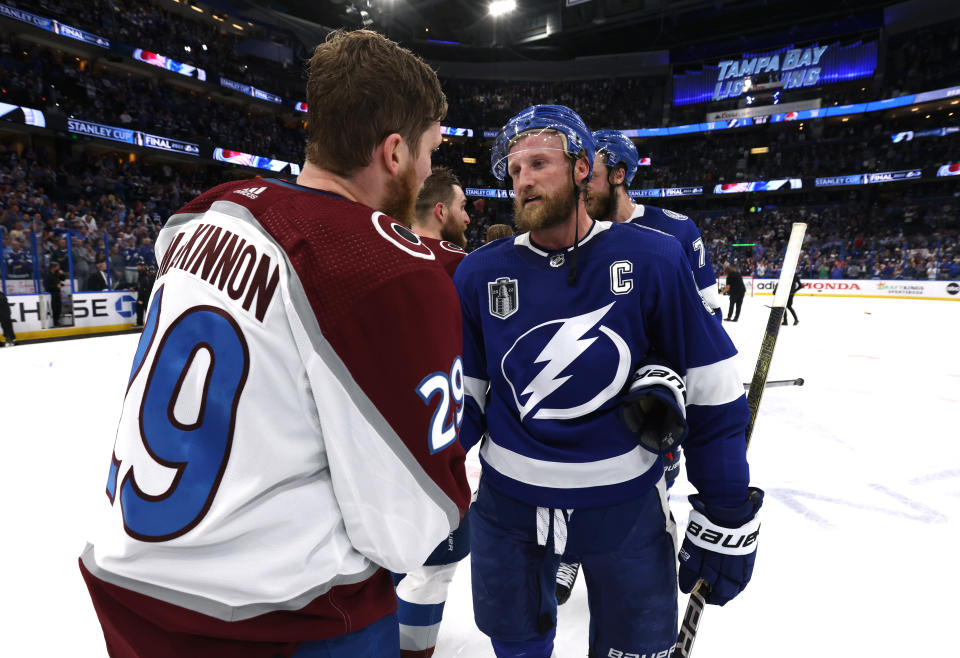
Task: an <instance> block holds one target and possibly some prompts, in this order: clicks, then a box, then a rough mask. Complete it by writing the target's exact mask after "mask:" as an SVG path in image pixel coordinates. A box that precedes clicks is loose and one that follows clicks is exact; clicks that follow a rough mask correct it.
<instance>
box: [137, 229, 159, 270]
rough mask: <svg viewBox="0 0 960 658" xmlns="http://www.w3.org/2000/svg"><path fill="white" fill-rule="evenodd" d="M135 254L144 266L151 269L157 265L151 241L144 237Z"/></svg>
mask: <svg viewBox="0 0 960 658" xmlns="http://www.w3.org/2000/svg"><path fill="white" fill-rule="evenodd" d="M144 231H146V229H144ZM137 253H138V254H139V255H140V260H142V261H143V262H144V263H145V264H146V265H148V266H150V267H153V266H155V265H156V264H157V259H156V257H155V256H154V255H153V241H152V240H151V239H150V238H147V237H145V238H143V239H141V240H140V248H139V249H137Z"/></svg>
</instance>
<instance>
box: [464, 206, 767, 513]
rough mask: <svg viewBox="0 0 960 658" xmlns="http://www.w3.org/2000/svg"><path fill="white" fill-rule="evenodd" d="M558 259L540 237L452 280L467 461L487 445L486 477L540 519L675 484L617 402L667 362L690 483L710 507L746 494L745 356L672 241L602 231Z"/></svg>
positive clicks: (518, 241)
mask: <svg viewBox="0 0 960 658" xmlns="http://www.w3.org/2000/svg"><path fill="white" fill-rule="evenodd" d="M572 257H573V254H572V247H571V248H568V249H565V250H559V251H557V250H554V251H550V250H546V249H543V248H540V247H539V246H538V245H536V244H535V243H534V242H533V241H532V240H531V238H530V234H523V235H520V236H517V237H515V238H504V239H501V240H497V241H495V242H492V243H490V244H488V245H486V246H484V247H481V248H480V249H478V250H476V251H474V252H473V253H471V254H470V255H468V256H467V257H466V258H465V259H464V260H463V262H462V263H461V264H460V267H459V268H458V269H457V273H456V275H455V277H454V283H455V284H456V287H457V291H458V293H459V295H460V301H461V307H462V311H463V340H464V346H463V363H464V389H465V392H466V395H465V414H464V421H463V426H462V428H461V433H460V438H461V441H462V442H463V444H464V448H465V449H469V448H470V447H472V446H473V445H474V444H476V443H477V442H478V441H480V440H481V439H482V440H483V443H482V445H481V449H480V459H481V462H482V464H483V477H484V478H485V479H486V481H487V482H488V483H489V484H490V486H493V487H495V488H496V489H498V490H500V491H501V492H502V493H504V494H506V495H508V496H511V497H513V498H516V499H519V500H522V501H524V502H527V503H529V504H532V505H537V506H544V507H553V508H585V507H600V506H608V505H615V504H619V503H622V502H625V501H627V500H631V499H634V498H636V497H637V496H639V495H640V494H641V493H643V492H645V491H646V490H647V489H648V488H649V487H652V486H654V485H655V483H656V482H657V480H659V479H660V477H661V475H662V473H663V463H662V460H661V459H660V457H659V456H657V455H655V454H653V453H651V452H648V451H647V450H645V449H643V448H641V447H640V446H639V444H638V442H637V440H636V438H635V436H634V435H633V434H632V433H631V432H630V431H629V430H628V429H627V428H626V427H625V426H624V425H623V423H622V422H621V420H620V418H619V416H618V413H617V405H618V400H619V398H620V396H621V394H622V393H623V391H624V390H625V387H626V386H627V384H628V382H629V381H630V378H631V375H632V374H633V373H634V372H635V371H636V369H637V368H638V366H640V365H641V364H643V363H644V362H646V361H647V360H649V359H650V356H649V355H650V354H651V353H656V354H657V355H658V357H659V359H661V361H660V362H666V363H668V364H670V365H671V366H672V367H673V368H674V370H676V371H677V372H678V373H679V374H680V375H681V376H682V377H684V379H685V382H686V386H687V391H688V398H687V422H688V424H689V426H690V434H689V436H690V437H691V438H690V439H689V440H688V441H687V442H685V444H684V445H685V446H686V448H687V474H688V477H689V479H690V481H691V482H692V483H693V484H694V485H695V486H696V487H697V489H698V490H699V491H700V493H701V494H703V495H704V496H705V498H706V499H707V500H708V501H709V502H711V503H715V504H723V505H736V504H740V503H742V502H743V500H744V499H745V498H746V494H747V485H748V482H749V472H748V467H747V462H746V445H745V438H744V429H745V427H746V423H747V416H748V412H747V405H746V400H745V397H744V394H743V386H742V384H741V383H740V377H739V374H738V372H737V369H736V365H735V362H734V356H735V354H736V349H735V348H734V346H733V344H732V343H731V342H730V339H729V337H728V336H727V334H726V332H725V331H724V330H723V328H722V327H721V325H720V324H719V323H717V322H716V320H715V319H714V318H713V316H712V312H711V309H709V308H708V306H707V304H706V303H705V302H704V300H703V299H702V298H701V296H700V294H699V292H698V290H697V287H696V284H695V283H694V280H693V277H692V276H691V273H690V267H689V264H688V262H687V260H686V258H685V257H684V254H683V252H682V251H681V247H680V244H679V243H678V241H677V240H676V239H674V238H673V237H670V236H667V235H664V234H662V233H659V232H657V231H652V230H649V229H646V228H643V227H640V226H636V225H633V224H616V223H610V222H594V223H593V225H592V226H591V228H590V230H589V231H588V232H587V234H586V235H585V236H584V237H583V238H582V240H581V241H580V243H579V253H578V254H577V263H578V265H577V271H578V276H577V278H576V281H575V283H574V284H573V285H570V284H569V283H568V280H567V275H568V272H569V262H568V261H569V259H570V258H572Z"/></svg>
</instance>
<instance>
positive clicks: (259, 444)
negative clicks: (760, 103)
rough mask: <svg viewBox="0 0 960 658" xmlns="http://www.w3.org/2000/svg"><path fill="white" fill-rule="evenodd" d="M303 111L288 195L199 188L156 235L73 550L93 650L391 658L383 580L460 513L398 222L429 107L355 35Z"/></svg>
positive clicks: (436, 295)
mask: <svg viewBox="0 0 960 658" xmlns="http://www.w3.org/2000/svg"><path fill="white" fill-rule="evenodd" d="M307 101H308V103H309V131H308V143H307V149H306V152H307V162H306V163H305V165H304V167H303V170H302V173H301V175H300V176H299V178H298V180H297V183H298V184H291V183H286V182H282V181H277V180H265V179H259V178H258V179H254V180H247V181H235V182H230V183H226V184H223V185H220V186H218V187H215V188H213V189H211V190H209V191H208V192H206V193H204V194H202V195H201V196H199V197H198V198H196V199H194V200H193V201H191V202H190V203H188V204H187V205H186V206H184V207H183V208H182V209H181V210H180V211H179V212H177V213H176V214H174V215H173V216H172V217H171V218H170V219H169V221H168V222H167V224H166V226H165V227H164V229H163V231H162V232H161V234H160V236H159V239H158V240H157V259H158V262H159V263H160V265H159V268H158V279H157V284H156V287H155V291H154V293H153V297H152V299H151V301H150V305H149V309H148V312H147V318H146V322H145V324H146V326H145V328H144V333H143V336H142V338H141V341H140V344H139V347H138V349H137V352H136V355H135V357H134V363H133V366H132V368H131V374H130V381H129V384H128V390H127V394H126V398H125V401H124V406H123V411H122V415H121V419H120V426H119V428H118V432H117V439H116V443H115V448H114V453H113V455H112V458H111V459H105V464H104V466H105V471H107V470H109V473H108V478H107V482H106V493H105V496H104V499H103V514H102V517H103V518H102V522H101V524H100V525H99V527H98V528H97V529H96V531H95V532H94V533H93V535H94V536H93V540H92V543H91V544H88V545H87V547H86V549H85V550H84V551H83V555H82V556H81V559H80V562H81V565H80V566H81V571H82V573H83V577H84V579H85V581H86V583H87V587H88V589H89V591H90V596H91V598H92V600H93V604H94V607H95V608H96V611H97V614H98V616H99V618H100V620H101V623H102V626H103V630H104V636H105V638H106V642H107V648H108V651H109V653H110V654H111V655H112V656H124V657H126V656H140V657H153V656H157V657H160V656H164V657H169V656H178V657H191V656H197V657H200V656H203V657H204V658H209V657H216V656H221V657H230V658H260V657H263V658H268V657H269V658H275V657H276V656H307V655H309V656H318V655H322V656H326V657H328V658H357V657H363V658H381V657H382V656H396V655H398V654H399V652H400V648H399V629H398V623H397V618H396V614H395V611H396V596H395V594H394V586H393V580H392V578H391V576H390V573H389V571H388V570H392V571H397V572H404V571H407V570H409V569H413V568H416V567H418V566H420V565H422V564H423V562H424V560H425V559H426V558H427V557H428V556H429V555H430V553H431V552H432V551H433V550H434V548H435V547H436V546H437V544H438V542H440V540H441V539H443V538H444V537H446V536H448V535H449V534H450V532H451V531H452V530H453V529H454V528H456V527H457V526H458V524H459V523H460V518H461V516H462V514H463V513H464V511H465V510H466V508H467V505H468V503H469V498H470V491H469V487H468V485H467V481H466V475H465V472H464V452H463V449H462V448H461V447H460V445H459V443H458V441H457V428H458V424H459V423H460V419H461V415H460V414H461V412H462V400H463V395H462V393H463V386H462V383H463V377H462V365H461V358H460V356H459V352H460V347H461V345H460V311H459V304H458V301H457V295H456V290H455V289H454V287H453V284H452V283H451V281H450V277H449V275H448V274H447V273H446V272H445V271H444V270H443V268H442V267H441V266H440V265H439V264H438V262H437V259H436V256H435V254H434V253H433V252H432V251H430V249H428V248H427V247H425V246H424V245H423V243H422V242H421V241H420V240H418V239H417V237H416V236H415V235H413V234H412V233H411V232H410V230H409V229H408V228H407V227H406V226H405V225H404V224H407V223H409V221H410V215H411V213H412V209H413V204H414V201H415V200H416V195H417V191H418V189H419V188H420V185H421V184H422V182H423V181H424V179H425V178H426V177H427V176H428V175H429V173H430V153H431V151H432V150H433V149H434V148H436V147H437V146H438V145H439V144H440V141H441V137H440V123H439V122H440V119H441V118H442V117H443V116H444V113H445V111H446V99H445V97H444V95H443V93H442V91H441V89H440V85H439V82H438V81H437V77H436V75H435V74H434V72H433V71H432V70H431V69H430V68H429V67H428V66H426V64H424V62H423V61H422V60H420V59H419V58H417V57H416V56H414V55H413V54H412V53H410V52H409V51H407V50H404V49H402V48H400V47H399V46H397V45H396V44H395V43H393V42H392V41H389V40H387V39H386V38H384V37H382V36H380V35H377V34H376V33H373V32H369V31H357V32H350V33H344V32H335V33H333V34H332V35H331V37H330V38H328V40H327V41H326V42H325V43H323V44H321V45H320V46H318V47H317V49H316V50H315V52H314V54H313V57H312V59H311V61H310V68H309V78H308V82H307ZM379 211H385V212H388V213H389V215H386V214H383V213H382V212H379ZM390 215H392V216H393V217H396V218H397V219H396V220H395V219H393V218H391V216H390ZM397 220H399V221H397ZM401 222H403V223H401ZM105 457H106V456H105ZM107 467H109V469H107Z"/></svg>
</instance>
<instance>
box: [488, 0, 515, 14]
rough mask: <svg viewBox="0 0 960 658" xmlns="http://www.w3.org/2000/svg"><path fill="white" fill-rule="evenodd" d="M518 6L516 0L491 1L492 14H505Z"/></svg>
mask: <svg viewBox="0 0 960 658" xmlns="http://www.w3.org/2000/svg"><path fill="white" fill-rule="evenodd" d="M516 8H517V3H516V0H493V2H491V3H490V15H491V16H503V15H504V14H509V13H510V12H511V11H513V10H514V9H516Z"/></svg>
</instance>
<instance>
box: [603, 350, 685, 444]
mask: <svg viewBox="0 0 960 658" xmlns="http://www.w3.org/2000/svg"><path fill="white" fill-rule="evenodd" d="M686 399H687V387H686V386H685V385H684V383H683V379H682V378H681V377H680V375H678V374H677V373H675V372H674V371H673V370H671V369H670V368H668V367H667V366H664V365H660V364H657V363H648V364H646V365H643V366H640V368H639V369H638V370H637V372H636V374H635V375H634V376H633V381H632V382H631V383H630V388H629V389H628V390H627V392H626V393H625V394H624V395H623V398H622V399H621V401H620V418H621V419H622V420H623V422H624V424H625V425H626V426H627V428H628V429H629V430H630V431H631V432H633V433H634V434H636V435H637V440H638V441H639V442H640V445H641V446H643V447H644V448H646V449H647V450H650V451H651V452H655V453H657V454H658V455H662V454H664V453H667V452H670V451H671V450H673V449H674V448H676V447H677V446H679V445H680V442H681V441H683V439H684V438H686V436H687V412H686V408H685V405H686Z"/></svg>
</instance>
